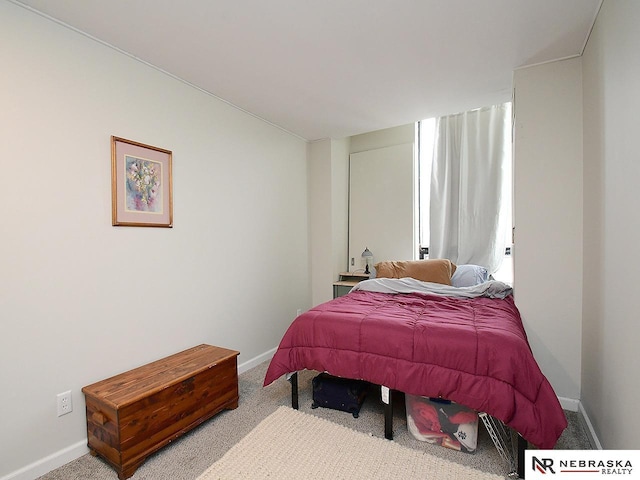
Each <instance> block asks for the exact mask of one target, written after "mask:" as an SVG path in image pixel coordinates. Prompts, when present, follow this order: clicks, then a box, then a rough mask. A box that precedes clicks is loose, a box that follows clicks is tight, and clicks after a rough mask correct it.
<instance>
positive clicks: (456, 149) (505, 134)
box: [429, 103, 511, 273]
mask: <svg viewBox="0 0 640 480" xmlns="http://www.w3.org/2000/svg"><path fill="white" fill-rule="evenodd" d="M510 125H511V104H510V103H506V104H501V105H494V106H491V107H486V108H481V109H478V110H472V111H469V112H464V113H459V114H456V115H449V116H447V117H441V118H439V119H438V121H437V125H436V138H435V143H434V152H433V164H432V170H431V199H430V213H429V216H430V226H429V228H430V241H429V257H430V258H448V259H449V260H451V261H452V262H454V263H456V264H458V265H462V264H466V263H472V264H476V265H482V266H484V267H486V268H487V270H488V271H489V272H490V273H494V272H496V271H497V270H498V269H499V268H500V265H501V263H502V260H503V258H504V253H505V246H506V245H505V243H506V242H505V238H506V229H507V228H508V225H510V223H511V222H510V219H508V220H509V222H507V218H506V217H507V216H508V215H505V212H507V211H510V209H507V208H506V206H505V205H504V203H505V202H504V201H503V200H504V198H505V196H506V195H505V188H510V187H509V185H510V181H509V182H507V181H506V180H507V179H506V178H505V177H506V176H507V175H510V171H511V169H510V168H506V167H505V165H507V164H505V160H506V161H507V162H509V163H508V165H510V162H511V128H510Z"/></svg>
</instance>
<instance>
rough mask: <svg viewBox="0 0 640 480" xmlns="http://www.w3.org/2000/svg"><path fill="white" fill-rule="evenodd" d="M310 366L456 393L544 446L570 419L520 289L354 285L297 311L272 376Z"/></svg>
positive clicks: (409, 388) (423, 391)
mask: <svg viewBox="0 0 640 480" xmlns="http://www.w3.org/2000/svg"><path fill="white" fill-rule="evenodd" d="M303 369H308V370H316V371H320V372H323V371H326V372H329V373H330V374H332V375H337V376H340V377H346V378H353V379H363V380H367V381H369V382H372V383H375V384H378V385H384V386H387V387H389V388H391V389H394V390H399V391H402V392H405V393H409V394H413V395H423V396H428V397H442V398H446V399H449V400H453V401H455V402H458V403H460V404H462V405H466V406H467V407H471V408H473V409H475V410H477V411H480V412H486V413H488V414H489V415H492V416H494V417H495V418H498V419H500V420H501V421H503V422H504V423H505V424H507V425H509V426H511V427H512V428H514V429H515V430H516V431H518V432H519V433H520V434H521V435H522V436H523V437H524V438H525V439H526V440H527V441H529V442H530V443H532V444H533V445H535V446H537V447H539V448H552V447H553V446H554V445H555V444H556V441H557V439H558V437H559V436H560V434H561V433H562V431H563V430H564V429H565V428H566V426H567V420H566V417H565V415H564V412H563V410H562V408H561V406H560V404H559V402H558V399H557V397H556V395H555V392H554V391H553V388H552V387H551V385H550V384H549V382H548V381H547V379H546V378H545V376H544V375H543V374H542V372H541V371H540V368H539V367H538V364H537V363H536V361H535V359H534V358H533V355H532V353H531V349H530V347H529V344H528V341H527V337H526V334H525V331H524V328H523V326H522V321H521V319H520V314H519V312H518V309H517V308H516V306H515V304H514V301H513V297H512V296H508V297H507V298H505V299H492V298H473V299H456V298H450V297H443V296H436V295H429V294H423V293H410V294H390V293H376V292H367V291H354V292H351V293H350V294H348V295H345V296H343V297H339V298H336V299H334V300H332V301H329V302H327V303H324V304H321V305H318V306H317V307H315V308H313V309H311V310H309V311H307V312H305V313H303V314H302V315H300V316H299V317H298V318H296V319H295V320H294V322H293V323H292V324H291V326H290V327H289V329H288V330H287V332H286V333H285V335H284V337H283V338H282V341H281V343H280V346H279V348H278V350H277V352H276V354H275V355H274V357H273V359H272V360H271V364H270V365H269V369H268V370H267V374H266V377H265V380H264V385H265V386H266V385H269V384H270V383H272V382H273V381H274V380H276V379H277V378H279V377H280V376H282V375H284V374H286V373H290V372H296V371H299V370H303Z"/></svg>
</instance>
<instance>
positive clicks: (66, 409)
mask: <svg viewBox="0 0 640 480" xmlns="http://www.w3.org/2000/svg"><path fill="white" fill-rule="evenodd" d="M56 398H57V400H58V416H59V417H61V416H62V415H66V414H67V413H71V412H72V411H73V402H72V401H71V390H68V391H66V392H62V393H59V394H58V395H57V397H56Z"/></svg>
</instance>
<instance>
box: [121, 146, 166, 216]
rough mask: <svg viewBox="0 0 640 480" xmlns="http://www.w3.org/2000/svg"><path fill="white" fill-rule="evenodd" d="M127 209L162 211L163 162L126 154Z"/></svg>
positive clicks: (150, 211)
mask: <svg viewBox="0 0 640 480" xmlns="http://www.w3.org/2000/svg"><path fill="white" fill-rule="evenodd" d="M125 171H126V209H127V210H128V211H135V212H148V213H162V164H161V163H160V162H154V161H151V160H145V159H143V158H137V157H133V156H129V155H126V156H125Z"/></svg>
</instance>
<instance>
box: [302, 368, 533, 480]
mask: <svg viewBox="0 0 640 480" xmlns="http://www.w3.org/2000/svg"><path fill="white" fill-rule="evenodd" d="M289 381H290V382H291V407H292V408H293V409H295V410H298V407H299V404H298V372H295V373H292V374H291V376H290V377H289ZM392 398H393V395H392V391H391V390H390V391H389V399H388V400H389V401H388V403H385V404H384V438H386V439H387V440H393V400H392ZM517 437H518V458H517V462H516V469H517V471H516V473H517V474H518V478H524V451H525V450H526V449H527V441H526V440H525V439H524V438H522V435H518V436H517Z"/></svg>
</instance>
